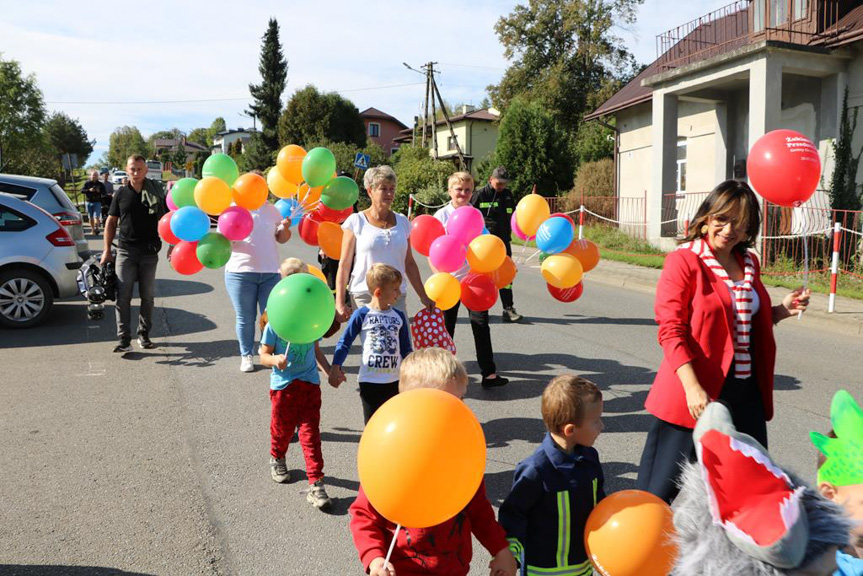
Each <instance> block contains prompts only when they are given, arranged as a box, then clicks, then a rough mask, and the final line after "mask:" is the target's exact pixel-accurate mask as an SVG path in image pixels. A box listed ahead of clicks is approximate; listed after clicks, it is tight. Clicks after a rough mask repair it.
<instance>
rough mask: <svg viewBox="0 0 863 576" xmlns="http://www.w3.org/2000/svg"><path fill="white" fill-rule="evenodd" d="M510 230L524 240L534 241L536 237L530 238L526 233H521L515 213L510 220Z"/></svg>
mask: <svg viewBox="0 0 863 576" xmlns="http://www.w3.org/2000/svg"><path fill="white" fill-rule="evenodd" d="M509 225H510V228H512V231H513V232H514V233H515V235H516V236H518V237H519V238H520V239H522V240H533V239H534V238H536V236H528V235H527V234H525V233H524V232H522V231H521V228H519V227H518V222H516V221H515V212H513V213H512V218H510V219H509Z"/></svg>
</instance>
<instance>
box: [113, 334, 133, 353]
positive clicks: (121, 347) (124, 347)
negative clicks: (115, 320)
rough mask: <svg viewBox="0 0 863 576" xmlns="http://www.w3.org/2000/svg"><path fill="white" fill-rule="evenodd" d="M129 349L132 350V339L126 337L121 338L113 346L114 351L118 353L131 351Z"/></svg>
mask: <svg viewBox="0 0 863 576" xmlns="http://www.w3.org/2000/svg"><path fill="white" fill-rule="evenodd" d="M131 351H132V341H131V340H129V339H127V338H123V339H122V340H120V343H119V344H117V345H116V346H114V352H116V353H119V354H125V353H126V352H131Z"/></svg>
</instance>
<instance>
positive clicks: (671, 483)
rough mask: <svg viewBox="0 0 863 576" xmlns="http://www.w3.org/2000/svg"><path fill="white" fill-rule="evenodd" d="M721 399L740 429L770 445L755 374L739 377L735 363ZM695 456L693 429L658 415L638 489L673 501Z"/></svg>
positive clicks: (640, 474)
mask: <svg viewBox="0 0 863 576" xmlns="http://www.w3.org/2000/svg"><path fill="white" fill-rule="evenodd" d="M719 401H720V402H722V403H723V404H725V405H726V406H728V410H729V411H730V412H731V418H732V420H733V421H734V426H735V427H736V428H737V431H738V432H743V433H744V434H748V435H750V436H752V437H753V438H755V439H756V440H758V442H760V443H761V445H762V446H764V447H765V448H767V420H766V419H765V417H764V403H763V402H762V400H761V391H760V390H759V389H758V384H757V382H756V381H755V377H754V376H752V377H751V378H749V379H747V380H738V379H737V378H735V377H734V367H733V366H732V367H731V371H730V372H729V375H728V377H727V378H726V379H725V384H724V385H723V386H722V391H721V392H720V393H719ZM695 459H696V457H695V445H694V443H693V442H692V429H691V428H686V427H684V426H678V425H676V424H670V423H668V422H665V421H664V420H660V419H659V418H654V419H653V425H652V426H651V428H650V431H649V432H648V433H647V441H646V442H645V444H644V451H643V452H642V453H641V465H640V466H639V468H638V482H637V485H636V488H638V489H639V490H645V491H647V492H650V493H652V494H655V495H657V496H659V497H660V498H662V499H663V500H665V501H666V502H668V503H669V504H670V503H671V502H672V500H674V499H675V498H676V497H677V494H678V492H680V489H679V488H678V486H677V479H678V476H679V475H680V466H681V465H682V464H683V463H684V462H686V461H689V462H695Z"/></svg>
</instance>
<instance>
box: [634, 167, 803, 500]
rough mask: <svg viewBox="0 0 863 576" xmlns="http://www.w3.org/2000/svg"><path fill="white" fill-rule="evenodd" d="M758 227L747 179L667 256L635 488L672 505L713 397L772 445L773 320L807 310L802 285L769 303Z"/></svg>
mask: <svg viewBox="0 0 863 576" xmlns="http://www.w3.org/2000/svg"><path fill="white" fill-rule="evenodd" d="M760 227H761V216H760V209H759V205H758V199H757V197H756V196H755V193H754V192H752V190H751V189H750V188H749V186H748V185H747V184H746V183H745V182H738V181H736V180H728V181H726V182H723V183H722V184H720V185H719V186H717V187H716V188H715V189H714V190H713V192H711V193H710V195H709V196H708V197H707V199H705V200H704V202H703V203H702V204H701V206H700V207H699V208H698V212H697V213H696V215H695V218H694V220H693V222H692V228H691V229H690V232H689V235H688V236H687V237H686V238H685V239H683V240H682V241H681V245H680V247H679V248H678V249H677V250H675V251H674V252H672V253H670V254H669V255H668V256H667V257H666V259H665V265H664V267H663V269H662V276H660V278H659V284H657V286H656V302H655V305H654V309H655V313H656V321H657V323H658V324H659V344H660V345H661V346H662V350H663V360H662V363H661V364H660V366H659V371H658V372H657V374H656V379H655V380H654V381H653V386H652V387H651V389H650V393H649V394H648V396H647V401H646V402H645V408H646V409H647V411H648V412H650V413H651V414H652V415H653V416H655V417H656V418H655V420H654V421H653V424H652V426H651V429H650V431H649V433H648V436H647V442H646V444H645V446H644V452H643V453H642V456H641V466H640V468H639V471H638V488H639V489H640V490H646V491H648V492H652V493H653V494H656V495H657V496H659V497H660V498H662V499H664V500H666V501H668V502H670V501H671V500H673V499H674V497H675V496H676V495H677V492H678V489H677V486H676V483H675V481H676V479H677V475H678V474H679V472H680V464H681V463H682V462H684V461H685V460H691V461H694V460H695V453H694V448H693V444H692V428H694V427H695V421H696V419H697V418H698V417H699V416H700V415H701V412H702V411H703V410H704V408H705V406H707V403H708V402H710V401H713V400H721V401H723V402H724V403H725V404H726V405H727V406H728V407H729V409H730V411H731V414H732V417H733V419H734V424H735V426H736V427H737V429H738V430H739V431H740V432H744V433H746V434H749V435H750V436H752V437H753V438H755V439H756V440H758V441H759V442H761V443H762V444H763V445H764V446H765V447H767V420H770V419H771V418H772V417H773V368H774V364H775V360H776V342H775V340H774V339H773V326H774V324H776V323H778V322H779V321H780V320H783V319H785V318H788V317H789V316H791V315H792V314H793V313H794V312H797V311H799V310H805V309H806V306H807V304H808V302H809V291H808V290H806V291H804V290H803V289H797V290H795V291H794V292H791V293H790V294H788V295H787V296H786V297H785V298H784V299H783V300H782V303H781V304H779V305H777V306H772V307H771V305H770V296H769V295H768V294H767V290H765V288H764V285H763V284H762V283H761V277H760V266H759V264H758V259H757V258H756V256H755V255H754V254H752V253H750V252H749V248H751V247H752V246H753V245H754V243H755V237H756V235H757V234H758V231H759V229H760Z"/></svg>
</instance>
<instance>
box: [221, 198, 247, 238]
mask: <svg viewBox="0 0 863 576" xmlns="http://www.w3.org/2000/svg"><path fill="white" fill-rule="evenodd" d="M254 226H255V221H254V220H253V219H252V214H251V213H250V212H249V211H248V210H246V209H245V208H243V207H241V206H230V207H228V208H226V209H225V211H224V212H222V213H221V215H219V232H221V233H222V236H224V237H225V238H227V239H228V240H245V239H246V237H248V235H249V234H251V233H252V228H253V227H254Z"/></svg>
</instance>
